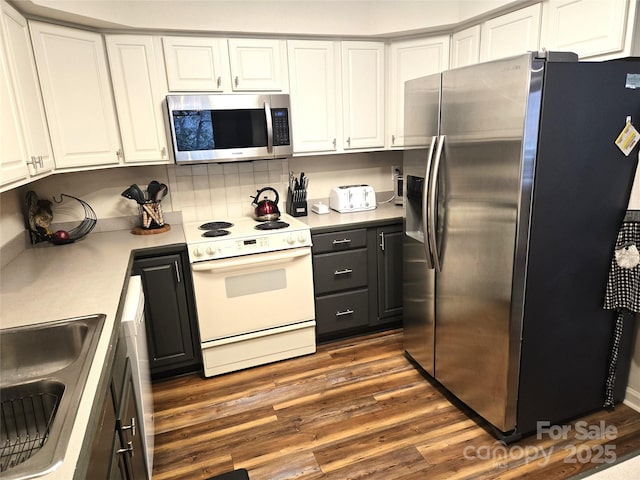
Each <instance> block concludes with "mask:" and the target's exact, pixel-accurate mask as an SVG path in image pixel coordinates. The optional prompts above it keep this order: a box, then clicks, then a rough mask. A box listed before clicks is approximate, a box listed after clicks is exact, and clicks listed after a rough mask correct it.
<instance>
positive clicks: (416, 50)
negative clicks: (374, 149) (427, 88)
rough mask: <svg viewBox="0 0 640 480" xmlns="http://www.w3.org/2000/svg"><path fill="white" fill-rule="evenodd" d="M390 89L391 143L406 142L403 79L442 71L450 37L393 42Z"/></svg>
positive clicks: (446, 58)
mask: <svg viewBox="0 0 640 480" xmlns="http://www.w3.org/2000/svg"><path fill="white" fill-rule="evenodd" d="M390 51H391V60H390V64H391V72H390V82H391V85H390V88H389V119H390V121H389V142H390V145H391V147H402V146H403V145H404V144H405V143H404V82H406V81H407V80H413V79H414V78H420V77H424V76H425V75H431V74H432V73H439V72H442V71H443V70H446V69H447V68H448V67H449V36H448V35H443V36H438V37H431V38H423V39H419V40H407V41H401V42H394V43H392V44H391V49H390Z"/></svg>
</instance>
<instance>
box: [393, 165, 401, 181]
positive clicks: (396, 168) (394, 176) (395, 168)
mask: <svg viewBox="0 0 640 480" xmlns="http://www.w3.org/2000/svg"><path fill="white" fill-rule="evenodd" d="M400 173H402V172H401V171H400V167H399V166H398V165H393V166H392V167H391V180H395V178H396V175H400Z"/></svg>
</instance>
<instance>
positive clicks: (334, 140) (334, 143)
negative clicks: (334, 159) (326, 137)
mask: <svg viewBox="0 0 640 480" xmlns="http://www.w3.org/2000/svg"><path fill="white" fill-rule="evenodd" d="M333 149H334V150H335V149H336V139H335V138H334V139H333Z"/></svg>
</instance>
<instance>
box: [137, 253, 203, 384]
mask: <svg viewBox="0 0 640 480" xmlns="http://www.w3.org/2000/svg"><path fill="white" fill-rule="evenodd" d="M132 274H133V275H140V276H141V277H142V287H143V289H144V295H145V315H146V317H145V321H146V325H147V347H148V353H149V367H150V370H151V377H152V378H153V379H157V378H163V377H168V376H172V375H177V374H182V373H186V372H193V371H197V370H199V369H200V368H201V365H202V359H201V354H200V338H199V334H198V325H197V320H196V314H195V305H194V301H193V283H192V279H191V269H190V266H189V260H188V257H187V252H186V249H183V248H179V249H177V250H176V248H175V247H173V249H168V247H165V248H162V249H150V250H145V251H143V252H138V253H136V256H135V260H134V263H133V269H132Z"/></svg>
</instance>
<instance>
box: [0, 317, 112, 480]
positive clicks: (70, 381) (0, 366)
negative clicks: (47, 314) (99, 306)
mask: <svg viewBox="0 0 640 480" xmlns="http://www.w3.org/2000/svg"><path fill="white" fill-rule="evenodd" d="M104 319H105V316H104V315H101V314H98V315H91V316H87V317H79V318H73V319H66V320H59V321H56V322H49V323H42V324H38V325H30V326H25V327H18V328H11V329H4V330H0V407H1V415H0V477H2V478H3V479H4V480H8V479H18V478H20V479H28V478H34V477H38V476H41V475H44V474H46V473H49V472H51V471H53V470H55V469H56V468H57V467H58V466H59V465H60V464H61V463H62V460H63V459H64V454H65V452H66V450H67V445H68V443H69V436H70V435H71V430H72V428H73V423H74V422H73V421H74V418H75V415H76V412H77V410H78V406H79V405H80V399H81V397H82V393H83V391H84V386H85V383H86V381H87V376H88V374H89V370H90V368H91V363H92V361H93V357H94V354H95V350H96V347H97V345H98V340H99V338H100V333H101V332H102V327H103V325H104Z"/></svg>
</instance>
